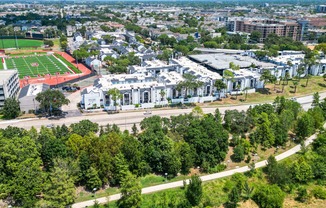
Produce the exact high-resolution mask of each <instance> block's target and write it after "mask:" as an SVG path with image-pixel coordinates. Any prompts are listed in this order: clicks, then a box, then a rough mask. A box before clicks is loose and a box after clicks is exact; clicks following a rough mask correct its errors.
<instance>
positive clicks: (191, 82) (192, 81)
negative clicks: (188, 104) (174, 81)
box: [177, 73, 203, 98]
mask: <svg viewBox="0 0 326 208" xmlns="http://www.w3.org/2000/svg"><path fill="white" fill-rule="evenodd" d="M183 78H184V80H183V81H181V82H179V83H178V85H177V90H181V89H184V90H185V98H187V95H188V90H190V89H191V90H193V89H196V88H198V87H201V86H202V85H203V82H201V81H198V79H197V77H196V76H195V75H192V74H189V73H185V74H183Z"/></svg>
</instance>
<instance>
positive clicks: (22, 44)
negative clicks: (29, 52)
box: [0, 39, 43, 48]
mask: <svg viewBox="0 0 326 208" xmlns="http://www.w3.org/2000/svg"><path fill="white" fill-rule="evenodd" d="M16 43H17V45H16ZM42 45H43V41H41V40H29V39H17V42H16V40H15V39H3V40H0V48H17V47H18V48H29V47H31V48H32V47H41V46H42Z"/></svg>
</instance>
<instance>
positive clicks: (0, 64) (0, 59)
mask: <svg viewBox="0 0 326 208" xmlns="http://www.w3.org/2000/svg"><path fill="white" fill-rule="evenodd" d="M2 69H3V63H2V58H0V70H2Z"/></svg>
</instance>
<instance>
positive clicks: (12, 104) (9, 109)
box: [2, 98, 20, 119]
mask: <svg viewBox="0 0 326 208" xmlns="http://www.w3.org/2000/svg"><path fill="white" fill-rule="evenodd" d="M2 113H3V117H4V118H5V119H14V118H17V117H18V116H19V114H20V107H19V101H18V100H16V99H15V98H7V99H5V102H4V106H3V109H2Z"/></svg>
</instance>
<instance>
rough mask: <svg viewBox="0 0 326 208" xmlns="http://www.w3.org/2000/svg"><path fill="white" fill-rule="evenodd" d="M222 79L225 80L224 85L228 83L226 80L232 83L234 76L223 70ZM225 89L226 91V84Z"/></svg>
mask: <svg viewBox="0 0 326 208" xmlns="http://www.w3.org/2000/svg"><path fill="white" fill-rule="evenodd" d="M223 79H225V80H226V83H228V80H231V81H232V82H234V74H233V72H231V71H230V70H224V71H223ZM226 89H227V84H226Z"/></svg>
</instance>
